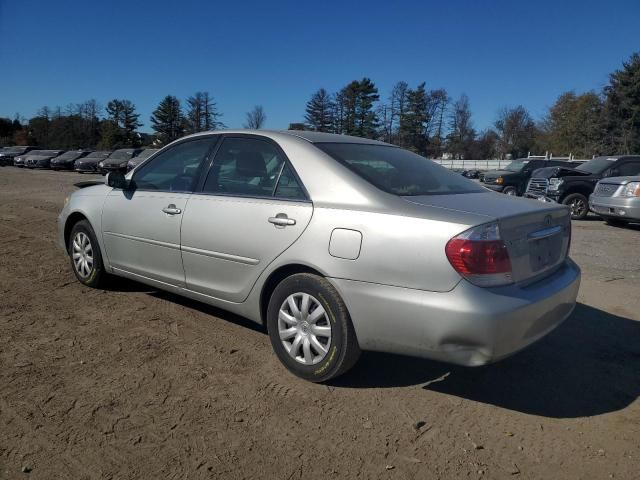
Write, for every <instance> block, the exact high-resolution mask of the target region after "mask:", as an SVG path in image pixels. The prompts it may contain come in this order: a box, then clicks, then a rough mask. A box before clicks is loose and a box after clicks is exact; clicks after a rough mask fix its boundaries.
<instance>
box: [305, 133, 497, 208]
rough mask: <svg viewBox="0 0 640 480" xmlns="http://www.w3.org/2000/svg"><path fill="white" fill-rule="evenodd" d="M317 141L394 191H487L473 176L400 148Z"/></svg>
mask: <svg viewBox="0 0 640 480" xmlns="http://www.w3.org/2000/svg"><path fill="white" fill-rule="evenodd" d="M314 145H315V146H316V147H318V148H319V149H320V150H322V151H323V152H325V153H326V154H328V155H329V156H331V157H332V158H334V159H335V160H337V161H338V162H339V163H341V164H342V165H344V166H346V167H347V168H349V169H350V170H352V171H353V172H355V173H356V174H358V175H359V176H360V177H362V178H364V179H365V180H367V181H368V182H370V183H372V184H373V185H374V186H376V187H378V188H379V189H380V190H384V191H385V192H388V193H393V194H395V195H402V196H405V195H406V196H414V195H444V194H454V193H478V192H483V191H485V190H484V189H483V188H482V187H480V186H478V185H476V184H475V183H474V182H473V181H472V180H468V179H466V178H464V177H463V176H461V175H459V174H456V173H454V172H452V171H450V170H448V169H446V168H444V167H441V166H440V165H438V164H437V163H435V162H432V161H431V160H427V159H426V158H424V157H421V156H420V155H416V154H415V153H412V152H409V151H408V150H403V149H401V148H397V147H393V146H386V145H369V144H362V143H316V144H314Z"/></svg>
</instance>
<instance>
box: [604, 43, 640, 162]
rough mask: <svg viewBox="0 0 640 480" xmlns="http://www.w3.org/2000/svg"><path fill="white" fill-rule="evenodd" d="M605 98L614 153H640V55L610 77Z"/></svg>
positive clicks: (610, 139)
mask: <svg viewBox="0 0 640 480" xmlns="http://www.w3.org/2000/svg"><path fill="white" fill-rule="evenodd" d="M604 95H605V115H606V128H607V140H608V143H609V148H610V150H611V152H612V153H640V53H634V54H633V55H632V56H631V58H630V59H629V60H628V61H627V62H624V63H623V64H622V69H620V70H616V71H615V72H613V73H612V74H611V75H610V77H609V85H607V86H606V87H605V89H604Z"/></svg>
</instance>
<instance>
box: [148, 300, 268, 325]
mask: <svg viewBox="0 0 640 480" xmlns="http://www.w3.org/2000/svg"><path fill="white" fill-rule="evenodd" d="M149 294H150V295H151V296H152V297H155V298H159V299H162V300H165V301H167V302H172V303H176V304H178V305H181V306H183V307H185V308H190V309H192V310H197V311H199V312H202V313H204V314H206V315H211V316H213V317H216V318H219V319H221V320H224V321H226V322H231V323H235V324H237V325H240V326H241V327H245V328H248V329H250V330H253V331H256V332H260V333H264V334H266V333H267V330H266V329H265V328H264V327H263V326H262V325H260V324H258V323H256V322H253V321H251V320H249V319H248V318H245V317H242V316H240V315H236V314H235V313H231V312H228V311H226V310H222V309H221V308H217V307H214V306H211V305H208V304H206V303H202V302H199V301H197V300H192V299H190V298H187V297H182V296H180V295H176V294H174V293H171V292H166V291H163V290H154V291H152V292H149Z"/></svg>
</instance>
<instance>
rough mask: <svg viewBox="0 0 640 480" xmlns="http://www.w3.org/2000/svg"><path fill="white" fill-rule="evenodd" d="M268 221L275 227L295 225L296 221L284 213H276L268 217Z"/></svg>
mask: <svg viewBox="0 0 640 480" xmlns="http://www.w3.org/2000/svg"><path fill="white" fill-rule="evenodd" d="M269 223H273V224H274V225H275V226H276V227H286V226H289V225H295V224H296V221H295V220H294V219H293V218H289V217H287V214H286V213H278V214H277V215H276V216H275V217H269Z"/></svg>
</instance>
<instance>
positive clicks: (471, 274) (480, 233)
mask: <svg viewBox="0 0 640 480" xmlns="http://www.w3.org/2000/svg"><path fill="white" fill-rule="evenodd" d="M445 253H446V254H447V258H448V259H449V263H451V266H452V267H453V268H454V269H455V270H456V272H458V273H459V274H460V275H462V276H463V277H464V278H466V279H467V280H469V281H470V282H471V283H473V284H475V285H478V286H480V287H495V286H498V285H508V284H510V283H513V280H512V276H511V260H510V259H509V251H508V250H507V246H506V245H505V243H504V242H503V241H502V238H500V229H499V228H498V224H497V223H495V222H494V223H487V224H485V225H480V226H478V227H473V228H471V229H469V230H467V231H465V232H462V233H461V234H460V235H457V236H455V237H453V238H452V239H451V240H449V241H448V242H447V246H446V247H445Z"/></svg>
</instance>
